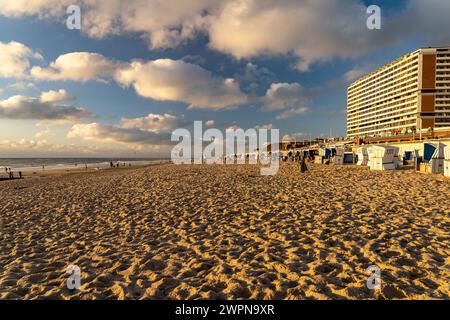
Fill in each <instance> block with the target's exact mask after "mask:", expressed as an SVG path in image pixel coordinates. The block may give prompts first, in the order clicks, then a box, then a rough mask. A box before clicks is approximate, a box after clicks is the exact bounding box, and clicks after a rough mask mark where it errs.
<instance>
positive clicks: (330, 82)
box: [0, 0, 450, 157]
mask: <svg viewBox="0 0 450 320" xmlns="http://www.w3.org/2000/svg"><path fill="white" fill-rule="evenodd" d="M233 1H236V2H237V3H236V6H235V7H232V8H234V9H236V8H238V9H239V10H241V8H242V4H243V3H245V2H248V3H246V7H245V8H246V9H245V10H246V11H245V12H244V14H245V20H243V22H241V24H242V26H241V25H239V27H237V29H236V26H235V25H234V24H233V23H234V22H235V20H236V19H239V18H242V17H241V16H238V17H234V16H232V15H233V14H235V11H236V10H234V11H233V10H230V8H228V7H226V6H225V5H223V4H220V5H219V4H216V3H215V2H216V1H204V0H199V1H198V7H196V6H193V7H194V8H193V9H192V12H185V11H186V9H184V8H183V7H182V4H181V3H182V2H180V1H177V0H171V1H168V3H169V2H172V3H170V5H172V7H171V8H175V9H171V11H170V12H168V11H163V9H164V8H160V9H161V12H157V11H156V12H155V7H154V6H151V7H150V8H139V7H133V6H138V5H139V4H135V3H138V2H137V1H125V2H128V6H129V7H130V8H134V9H135V10H137V11H139V12H140V11H142V12H146V11H145V10H148V12H149V15H148V17H147V16H144V17H135V16H133V14H134V15H135V14H136V12H137V11H133V12H132V13H130V15H132V17H133V19H134V20H130V17H127V16H126V15H127V13H126V12H125V13H124V12H123V9H122V10H120V8H119V9H117V8H116V9H117V12H114V8H113V9H111V10H107V15H106V17H105V21H101V20H99V19H100V18H98V16H100V14H101V13H104V12H105V6H106V4H105V6H101V5H100V6H95V5H92V1H90V0H84V1H79V3H80V5H81V7H82V18H83V27H82V30H81V31H79V30H68V29H67V28H66V27H65V17H66V15H65V12H64V11H65V10H64V8H65V6H64V2H65V1H59V2H55V1H53V0H48V1H42V3H43V4H42V5H41V6H39V5H37V6H36V7H33V8H28V9H26V4H25V2H24V3H23V7H21V6H20V2H21V1H17V5H16V6H11V5H9V6H8V4H7V1H6V2H5V1H3V0H0V43H2V44H3V45H4V46H5V48H6V49H5V52H9V53H8V54H10V56H8V57H9V58H11V55H14V54H17V55H18V53H17V51H14V50H13V49H12V46H11V45H10V44H11V43H13V42H14V43H16V42H17V43H20V44H21V45H23V46H24V47H25V48H27V49H24V48H22V47H21V49H20V50H22V51H21V52H22V53H23V52H25V51H24V50H29V51H31V52H32V53H31V54H30V52H27V53H25V54H24V57H22V60H20V61H24V60H26V61H27V62H28V64H29V65H28V66H27V67H25V68H22V69H20V68H19V69H18V70H21V71H22V72H23V74H22V75H19V74H14V75H11V74H4V75H3V76H1V71H0V88H1V89H0V101H3V104H4V108H6V107H5V106H6V105H7V102H5V101H8V99H10V98H11V97H14V96H21V97H23V99H17V100H18V101H19V102H16V101H15V100H14V103H16V104H20V105H19V107H18V108H21V109H20V111H21V112H20V114H19V115H18V114H13V113H12V112H11V111H8V112H9V113H8V112H7V111H4V112H3V113H2V111H1V106H2V102H0V152H1V154H0V157H1V156H37V155H39V156H41V155H42V156H82V155H86V156H93V155H98V156H109V155H116V154H121V155H127V154H129V153H130V152H131V151H134V152H136V150H137V151H138V154H139V155H142V156H153V155H154V156H161V155H167V152H168V150H170V148H169V147H167V146H166V145H165V144H164V143H162V142H161V141H162V140H164V139H166V137H167V134H168V133H170V129H175V128H176V126H185V127H189V126H190V124H192V122H193V121H194V120H203V121H205V122H206V121H210V123H212V122H211V121H214V126H215V127H218V128H221V129H224V128H227V127H229V126H232V125H235V126H239V127H242V128H244V129H247V128H252V127H255V126H262V125H270V126H271V127H273V128H278V129H280V131H281V135H282V136H286V138H288V136H289V138H296V139H305V138H306V139H307V138H309V135H310V134H311V135H312V136H327V135H328V134H329V132H330V129H332V132H333V134H334V135H338V136H344V135H345V130H346V127H345V119H346V118H345V108H346V87H347V86H348V85H349V83H350V82H351V81H353V80H355V78H356V77H358V76H361V75H363V74H364V73H367V72H369V71H371V70H372V69H374V68H376V67H378V66H380V65H383V64H385V63H387V62H389V61H391V60H392V59H394V58H396V57H398V56H400V55H402V54H404V53H407V52H410V51H413V50H415V49H416V48H418V47H422V46H429V45H448V44H449V43H450V37H449V34H450V31H448V29H449V28H448V22H447V20H448V19H446V18H445V17H441V16H436V15H433V14H434V13H436V12H437V13H439V12H442V11H443V10H444V9H447V11H446V12H447V13H448V12H450V5H449V3H448V1H439V0H431V1H429V2H428V3H429V4H430V6H431V8H430V9H429V10H430V12H429V14H426V12H425V13H424V12H423V7H421V4H420V2H419V1H418V0H402V1H375V0H374V1H360V0H351V1H348V2H347V1H346V2H344V1H341V2H340V3H341V4H338V3H337V1H336V0H329V1H326V0H319V1H315V2H314V4H312V3H313V2H311V1H303V0H299V1H289V0H288V1H261V2H260V3H258V4H257V5H256V4H254V3H253V2H252V1H251V0H233ZM233 1H230V3H231V2H233ZM194 2H197V1H194ZM262 2H264V5H260V4H261V3H262ZM55 3H58V6H60V7H58V6H57V5H55ZM105 3H107V1H105ZM111 3H112V4H111V6H113V7H114V5H115V4H114V3H116V1H112V2H111ZM117 3H118V2H117ZM117 3H116V5H117V6H119V4H117ZM149 3H151V1H149ZM344 3H345V4H344ZM46 4H47V6H46ZM371 4H377V5H379V6H380V7H381V9H382V29H381V30H369V29H367V28H366V26H365V20H366V18H367V15H365V13H364V12H363V11H362V9H364V8H365V7H366V6H368V5H371ZM433 5H434V7H433ZM177 6H178V7H180V12H177V9H176V8H178V7H177ZM229 6H231V4H229ZM130 10H131V9H130ZM295 10H298V15H299V16H298V20H296V19H295V16H292V14H291V13H290V12H292V11H295ZM240 12H241V11H239V14H241V13H240ZM418 12H422V13H424V16H426V17H427V18H421V19H425V20H423V21H417V17H419V16H420V15H418V14H417V13H418ZM108 14H109V15H110V16H108ZM152 15H153V16H152ZM164 15H166V16H164ZM258 15H261V16H260V17H259V16H258ZM303 15H304V16H303ZM160 16H164V17H162V18H161V17H160ZM172 16H173V17H172ZM317 17H320V18H323V21H316V20H317ZM284 18H285V19H286V20H285V21H286V24H284V22H283V19H284ZM139 19H141V20H142V21H140V20H139ZM152 19H153V20H155V22H154V23H153V22H151V21H152ZM242 19H243V18H242ZM264 19H267V23H270V21H273V22H272V25H273V28H271V26H267V25H264V21H265V20H264ZM271 19H274V20H271ZM114 20H115V21H121V22H120V25H119V26H115V25H110V21H114ZM302 20H304V21H306V22H307V24H305V23H306V22H305V23H303V22H302ZM130 21H131V22H130ZM149 21H150V22H151V23H150V22H149ZM198 21H200V22H198ZM230 21H231V22H230ZM297 21H298V23H297ZM104 24H106V26H104ZM408 24H411V26H417V25H419V26H423V29H425V31H415V27H409V26H408ZM193 25H194V27H192V26H193ZM291 27H292V29H291ZM240 28H241V29H240ZM438 28H447V31H445V32H444V33H443V34H439V35H436V34H435V33H434V32H433V31H434V30H436V29H438ZM193 29H194V31H192V30H193ZM99 30H100V31H99ZM99 33H100V34H99ZM269 33H273V34H269ZM445 33H447V34H445ZM290 37H291V38H292V41H291V40H290ZM278 38H279V39H278ZM334 38H336V41H334V40H333V39H334ZM149 39H150V40H149ZM278 42H279V45H278V44H276V43H278ZM274 43H275V44H274ZM8 50H9V51H8ZM76 52H78V53H80V52H81V53H90V54H93V53H95V54H98V55H99V56H100V57H102V59H103V58H104V60H105V61H107V62H105V63H107V64H108V66H109V64H113V63H114V67H111V68H113V69H114V72H117V70H122V69H124V70H128V71H127V76H129V77H131V78H130V79H128V80H123V79H122V80H117V76H116V73H114V75H113V74H112V73H110V72H107V75H106V74H102V75H101V77H104V79H103V80H104V81H98V79H96V76H97V74H94V75H92V77H91V78H89V79H87V80H86V79H83V80H80V77H81V76H80V75H79V74H78V75H73V74H69V73H70V72H72V73H73V72H75V71H73V70H69V71H67V72H66V73H65V74H63V73H61V70H58V69H57V68H52V62H54V61H55V60H56V59H58V57H60V56H61V55H67V54H68V55H70V54H72V53H76ZM0 54H1V53H0ZM33 54H35V55H36V54H37V55H41V57H42V58H41V59H36V58H35V57H32V55H33ZM97 57H98V56H97ZM159 59H168V60H167V61H169V62H170V66H169V67H168V69H164V71H161V72H163V73H161V74H160V78H163V79H165V80H164V83H162V82H161V81H163V80H161V79H160V78H158V79H153V78H152V77H153V75H152V74H153V72H155V75H154V77H156V74H157V73H158V72H159V71H158V70H159V68H160V66H159V65H158V64H156V65H155V64H153V63H150V62H154V61H160V60H159ZM134 60H138V61H140V62H141V65H139V66H138V67H137V68H133V67H130V65H131V64H132V61H134ZM4 61H6V60H4ZM20 61H19V62H20ZM70 61H75V60H70ZM86 61H88V62H87V63H88V64H89V65H87V66H86V68H95V65H94V64H95V63H98V59H93V60H92V61H91V60H90V58H89V59H88V60H86ZM102 61H103V60H102ZM16 62H17V61H16ZM301 62H304V63H301ZM1 63H2V62H0V67H2V65H1ZM3 63H6V62H3ZM147 63H149V65H147ZM117 65H120V66H117ZM36 66H37V67H40V68H42V69H45V70H50V71H51V72H52V76H49V75H48V72H47V73H44V72H40V73H39V76H36V74H38V73H33V72H31V69H32V68H33V67H36ZM141 67H142V68H145V69H144V70H145V71H144V72H143V73H139V75H138V69H139V68H141ZM0 69H1V68H0ZM139 70H140V69H139ZM41 71H42V70H41ZM58 72H59V74H58V75H57V76H54V74H55V73H58ZM172 72H173V74H172ZM189 72H192V82H193V85H189V82H190V74H189ZM32 73H33V74H32ZM186 73H187V74H186ZM77 77H78V78H77ZM99 77H100V76H99ZM147 77H150V78H149V79H147ZM195 77H199V78H200V79H199V80H197V79H196V78H195ZM227 79H233V82H232V84H231V83H230V82H227ZM186 82H187V83H188V84H186ZM210 83H212V84H211V85H210ZM153 85H156V86H158V90H159V91H157V90H156V89H155V88H154V87H153ZM186 85H187V86H186ZM144 86H151V87H149V88H147V87H146V88H143V87H144ZM203 86H204V87H203ZM138 87H140V88H141V89H142V90H141V92H140V90H139V89H138ZM271 88H272V89H273V90H272V92H271V93H269V91H270V89H271ZM60 90H63V91H64V94H65V95H67V96H70V99H66V100H64V99H62V100H61V101H60V100H57V99H56V98H55V99H54V100H52V101H50V102H45V103H44V102H43V101H41V100H42V99H41V100H39V97H40V96H41V95H42V93H43V92H53V91H54V92H57V91H60ZM203 91H204V92H205V97H202V96H201V95H202V93H203ZM172 97H173V98H172ZM33 99H34V100H33ZM227 99H229V101H230V105H228V104H227V103H226V102H224V101H228V100H227ZM219 101H220V102H219ZM12 103H13V102H12V100H9V105H12ZM54 105H56V107H58V108H61V110H62V109H63V108H65V107H72V108H83V110H85V111H86V113H89V116H86V117H84V116H83V117H82V116H80V113H79V112H78V111H76V110H72V111H75V113H76V114H75V115H72V116H73V117H72V116H71V118H70V119H69V118H58V117H59V114H60V113H58V112H57V113H58V115H54V114H52V116H51V118H50V119H45V117H41V116H39V115H36V112H35V110H31V109H33V108H34V109H36V110H37V109H39V108H47V107H48V108H53V107H52V106H54ZM189 106H191V107H189ZM5 110H6V109H5ZM39 110H41V109H39ZM52 110H53V111H54V109H52ZM58 110H59V109H58ZM61 110H60V111H61ZM25 111H26V112H25ZM64 115H66V113H65V112H64ZM166 115H167V116H166ZM147 116H149V118H151V119H155V117H156V118H158V123H159V124H161V123H164V124H166V123H167V125H164V127H163V128H162V127H158V126H156V127H151V123H149V122H148V121H146V122H145V121H144V122H145V123H144V122H143V120H142V118H143V117H147ZM160 116H161V117H162V118H160ZM124 118H126V119H134V120H135V121H134V122H132V124H131V127H124V125H123V121H122V120H123V119H124ZM147 120H148V119H147ZM121 121H122V122H121ZM130 123H131V122H130ZM152 123H154V122H152ZM92 124H96V125H97V126H90V127H88V125H92ZM76 125H78V126H77V127H76V128H75V129H74V126H76ZM139 125H140V127H138V126H139ZM172 127H173V128H172ZM139 130H140V131H139ZM141 131H144V132H141ZM71 132H72V134H70V133H71ZM99 132H101V133H104V134H106V135H108V133H109V132H110V133H111V135H110V136H109V139H106V138H105V139H102V138H101V137H100V136H99V135H100V133H99ZM147 132H150V134H151V136H149V137H145V138H142V136H143V134H144V135H145V134H146V133H147ZM121 135H123V137H122V136H121ZM158 136H161V139H160V140H161V141H160V140H159V139H158Z"/></svg>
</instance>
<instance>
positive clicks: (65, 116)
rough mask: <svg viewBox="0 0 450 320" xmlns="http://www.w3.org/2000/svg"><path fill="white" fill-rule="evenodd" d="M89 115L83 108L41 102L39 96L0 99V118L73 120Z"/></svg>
mask: <svg viewBox="0 0 450 320" xmlns="http://www.w3.org/2000/svg"><path fill="white" fill-rule="evenodd" d="M90 117H92V114H91V113H89V112H88V111H86V110H85V109H83V108H79V107H74V106H64V105H60V104H56V103H54V102H42V101H41V100H40V99H39V98H32V97H27V96H20V95H18V96H13V97H10V98H9V99H6V100H0V118H6V119H21V120H48V121H62V122H74V121H79V120H80V119H85V118H90Z"/></svg>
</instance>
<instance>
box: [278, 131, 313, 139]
mask: <svg viewBox="0 0 450 320" xmlns="http://www.w3.org/2000/svg"><path fill="white" fill-rule="evenodd" d="M306 136H307V134H306V133H305V132H294V133H291V134H285V135H284V136H283V138H282V139H281V140H283V141H299V140H304V139H305V137H306Z"/></svg>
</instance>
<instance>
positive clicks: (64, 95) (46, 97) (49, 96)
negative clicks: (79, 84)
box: [39, 89, 75, 103]
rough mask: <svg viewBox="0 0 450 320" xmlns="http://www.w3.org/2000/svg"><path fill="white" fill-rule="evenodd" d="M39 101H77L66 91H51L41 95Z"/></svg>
mask: <svg viewBox="0 0 450 320" xmlns="http://www.w3.org/2000/svg"><path fill="white" fill-rule="evenodd" d="M39 100H40V101H41V102H43V103H45V102H61V101H70V100H75V97H73V96H71V95H70V94H69V93H68V92H67V91H66V90H64V89H60V90H58V91H55V90H50V91H45V92H42V93H41V96H40V98H39Z"/></svg>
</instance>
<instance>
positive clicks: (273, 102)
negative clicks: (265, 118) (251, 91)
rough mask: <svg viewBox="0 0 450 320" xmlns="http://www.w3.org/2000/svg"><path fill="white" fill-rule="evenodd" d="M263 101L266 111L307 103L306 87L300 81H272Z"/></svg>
mask: <svg viewBox="0 0 450 320" xmlns="http://www.w3.org/2000/svg"><path fill="white" fill-rule="evenodd" d="M263 102H264V106H263V110H264V111H275V110H284V109H287V108H294V107H298V106H299V105H300V104H304V103H305V98H304V89H303V87H302V86H301V85H300V84H298V83H272V84H271V86H270V88H269V89H268V90H267V92H266V95H265V97H264V101H263Z"/></svg>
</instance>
